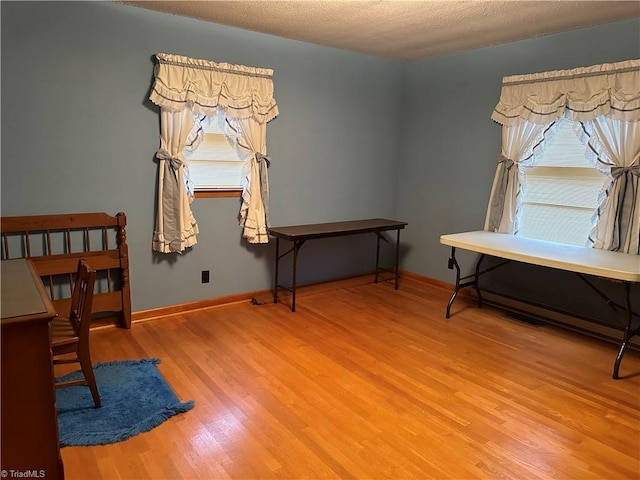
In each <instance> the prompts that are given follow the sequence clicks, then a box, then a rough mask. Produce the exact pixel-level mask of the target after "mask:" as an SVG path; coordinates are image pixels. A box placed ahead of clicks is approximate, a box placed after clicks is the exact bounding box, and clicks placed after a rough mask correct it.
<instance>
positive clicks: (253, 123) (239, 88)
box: [149, 53, 278, 252]
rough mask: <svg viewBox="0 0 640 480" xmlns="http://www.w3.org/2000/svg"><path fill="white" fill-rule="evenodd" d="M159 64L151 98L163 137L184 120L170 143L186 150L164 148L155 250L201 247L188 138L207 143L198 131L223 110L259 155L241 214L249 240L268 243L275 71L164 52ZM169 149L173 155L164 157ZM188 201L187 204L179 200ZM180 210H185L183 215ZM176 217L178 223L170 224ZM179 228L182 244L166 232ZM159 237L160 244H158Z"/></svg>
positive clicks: (254, 160) (169, 136) (170, 135)
mask: <svg viewBox="0 0 640 480" xmlns="http://www.w3.org/2000/svg"><path fill="white" fill-rule="evenodd" d="M156 59H157V64H156V67H155V72H154V74H155V80H154V83H153V87H152V89H151V93H150V95H149V98H150V99H151V101H152V102H154V103H155V104H156V105H158V106H159V107H160V111H161V117H160V119H161V131H162V132H163V134H164V132H165V125H164V122H165V121H167V122H169V119H170V118H174V117H175V116H176V115H178V116H179V118H180V128H176V126H175V122H174V121H172V122H171V125H167V127H166V133H167V138H166V140H165V142H166V144H167V145H172V146H174V145H175V146H176V148H177V147H178V146H180V150H179V151H175V150H174V151H169V150H166V148H163V145H162V144H161V148H160V150H159V151H158V154H157V156H158V158H159V159H160V164H161V165H160V168H161V173H160V185H159V188H158V221H157V227H156V233H155V235H154V245H153V248H154V250H158V251H162V252H181V251H183V250H184V249H185V248H186V247H189V246H191V245H193V244H195V243H196V238H195V235H196V234H197V231H198V228H197V225H196V222H195V219H193V215H192V214H191V210H190V207H189V200H188V199H189V198H190V195H189V193H188V189H187V187H186V183H187V182H186V181H187V180H188V179H187V177H188V173H187V170H186V169H185V165H184V157H182V154H181V153H180V152H182V148H184V146H185V144H186V143H187V138H189V140H188V142H189V143H190V144H194V145H193V146H195V145H197V142H198V139H199V138H201V136H199V135H198V133H197V132H198V131H199V129H200V122H201V120H202V116H203V115H204V116H211V115H215V114H216V111H217V109H218V108H221V109H222V110H224V115H225V117H226V118H227V120H228V121H229V123H231V124H233V123H234V122H235V123H236V125H237V126H238V135H239V138H242V139H243V140H244V142H243V143H242V145H243V146H245V147H246V148H248V149H249V150H250V151H251V152H253V153H254V154H253V155H252V159H251V160H250V162H249V165H248V169H249V171H252V169H253V167H252V164H254V163H255V164H256V167H255V169H256V170H257V171H258V174H255V175H254V174H249V175H247V179H246V180H247V181H246V182H245V185H244V191H243V196H242V198H243V203H242V207H241V211H240V222H241V225H242V227H243V235H244V236H245V237H246V238H247V239H248V241H250V242H254V243H266V242H267V241H268V236H267V230H266V229H267V227H268V216H267V215H268V201H269V199H268V180H267V172H266V168H261V166H262V165H265V166H266V165H267V164H268V159H265V157H266V147H265V138H266V124H267V123H268V122H269V121H271V120H273V119H274V118H275V117H277V115H278V106H277V104H276V102H275V99H274V98H273V80H272V79H273V70H270V69H264V68H256V67H246V66H243V65H232V64H228V63H215V62H212V61H209V60H201V59H196V58H189V57H184V56H181V55H171V54H164V53H159V54H157V55H156ZM187 125H188V128H187ZM185 129H186V131H185ZM163 134H162V135H161V142H162V137H163ZM174 136H175V137H176V138H174ZM165 150H166V151H167V152H169V153H168V154H166V153H164V151H165ZM164 157H168V158H167V159H165V158H164ZM166 160H169V163H171V164H172V165H173V166H174V169H175V171H176V172H179V175H178V174H176V175H175V176H174V178H175V181H174V182H173V183H172V184H171V185H170V188H169V187H168V186H167V183H169V182H168V180H167V178H169V176H168V175H167V173H166V172H165V173H162V171H163V170H162V169H166V166H165V165H164V164H165V163H167V161H166ZM163 161H164V163H163ZM183 198H186V199H187V201H186V202H184V201H182V200H179V199H183ZM180 202H181V203H180ZM176 205H179V206H180V208H181V209H182V210H177V209H176V207H175V206H176ZM182 212H183V213H184V214H183V213H182ZM181 215H182V216H181ZM170 217H171V218H172V221H169V218H170ZM186 219H188V220H186ZM173 224H180V225H181V235H180V239H178V238H177V237H176V233H175V232H174V231H172V232H171V234H170V235H171V237H169V232H167V230H166V228H167V225H173ZM254 225H255V228H254ZM189 232H190V234H189ZM183 234H184V235H183ZM183 236H184V237H185V238H184V239H182V237H183ZM155 238H157V239H159V240H158V241H155ZM160 239H161V240H160ZM187 239H188V240H187Z"/></svg>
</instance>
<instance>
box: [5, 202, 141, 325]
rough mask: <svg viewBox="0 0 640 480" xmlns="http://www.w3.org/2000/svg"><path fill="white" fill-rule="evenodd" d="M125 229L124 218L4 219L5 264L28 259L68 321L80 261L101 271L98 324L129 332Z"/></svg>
mask: <svg viewBox="0 0 640 480" xmlns="http://www.w3.org/2000/svg"><path fill="white" fill-rule="evenodd" d="M126 225H127V216H126V215H125V214H124V213H122V212H120V213H118V214H117V215H115V216H111V215H108V214H106V213H70V214H61V215H32V216H21V217H0V232H1V235H2V260H6V259H11V258H29V259H30V260H31V261H32V262H33V264H34V266H35V267H36V270H37V271H38V273H39V274H40V277H41V278H42V281H43V283H44V285H45V287H46V289H47V291H48V292H49V295H50V297H51V300H52V303H53V306H54V307H55V309H56V311H57V312H59V313H61V314H63V312H64V314H65V315H66V314H68V310H69V308H70V302H71V289H72V287H73V282H74V281H75V273H76V271H77V268H78V260H79V259H80V258H83V259H85V260H86V261H87V263H88V264H89V265H91V267H92V268H94V269H95V270H96V271H97V279H96V288H95V291H94V300H93V314H94V318H95V320H94V321H95V322H96V323H100V324H105V323H116V324H118V325H119V326H121V327H124V328H131V293H130V288H129V256H128V247H127V242H126V240H127V234H126V231H125V226H126Z"/></svg>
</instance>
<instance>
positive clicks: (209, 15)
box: [118, 0, 640, 60]
mask: <svg viewBox="0 0 640 480" xmlns="http://www.w3.org/2000/svg"><path fill="white" fill-rule="evenodd" d="M118 3H124V4H128V5H133V6H136V7H142V8H147V9H151V10H157V11H160V12H166V13H171V14H174V15H180V16H185V17H193V18H197V19H200V20H204V21H207V22H213V23H219V24H223V25H229V26H233V27H239V28H243V29H246V30H253V31H256V32H262V33H267V34H271V35H277V36H279V37H284V38H289V39H294V40H301V41H304V42H309V43H315V44H319V45H325V46H330V47H335V48H340V49H343V50H349V51H353V52H359V53H366V54H371V55H377V56H381V57H386V58H391V59H397V60H418V59H423V58H426V57H432V56H438V55H446V54H450V53H454V52H459V51H463V50H470V49H474V48H479V47H485V46H490V45H496V44H501V43H508V42H512V41H515V40H521V39H525V38H531V37H539V36H542V35H547V34H551V33H557V32H562V31H566V30H572V29H576V28H581V27H587V26H593V25H599V24H603V23H611V22H615V21H618V20H623V19H628V18H632V17H640V1H611V0H609V1H592V0H581V1H563V0H555V1H539V0H536V1H530V0H517V1H516V0H511V1H497V0H474V1H466V0H447V1H427V0H414V1H403V0H379V1H368V0H357V1H339V0H333V1H310V0H298V1H247V0H236V1H219V0H214V1H198V2H194V1H121V2H118ZM638 42H639V47H638V48H639V49H640V31H639V32H638Z"/></svg>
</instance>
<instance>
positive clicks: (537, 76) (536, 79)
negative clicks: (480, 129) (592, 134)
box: [491, 60, 640, 126]
mask: <svg viewBox="0 0 640 480" xmlns="http://www.w3.org/2000/svg"><path fill="white" fill-rule="evenodd" d="M564 113H567V114H568V115H569V117H570V118H571V119H572V120H574V121H580V122H584V121H589V120H593V119H594V118H596V117H599V116H601V115H607V116H609V117H611V118H613V119H616V120H622V121H639V120H640V60H627V61H624V62H617V63H606V64H603V65H595V66H591V67H581V68H574V69H571V70H556V71H550V72H543V73H534V74H528V75H512V76H509V77H504V78H503V80H502V92H501V94H500V101H499V102H498V105H497V106H496V107H495V109H494V110H493V114H492V115H491V118H492V120H494V121H496V122H497V123H499V124H501V125H507V126H512V125H519V124H522V123H523V122H525V121H528V122H532V123H536V124H549V123H551V122H553V121H555V120H557V119H558V118H560V116H562V115H563V114H564Z"/></svg>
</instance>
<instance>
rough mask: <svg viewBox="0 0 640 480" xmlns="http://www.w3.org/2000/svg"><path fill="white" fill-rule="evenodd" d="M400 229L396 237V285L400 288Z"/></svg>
mask: <svg viewBox="0 0 640 480" xmlns="http://www.w3.org/2000/svg"><path fill="white" fill-rule="evenodd" d="M399 266H400V229H398V235H397V237H396V287H395V290H397V289H398V279H399V278H400V270H399Z"/></svg>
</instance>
